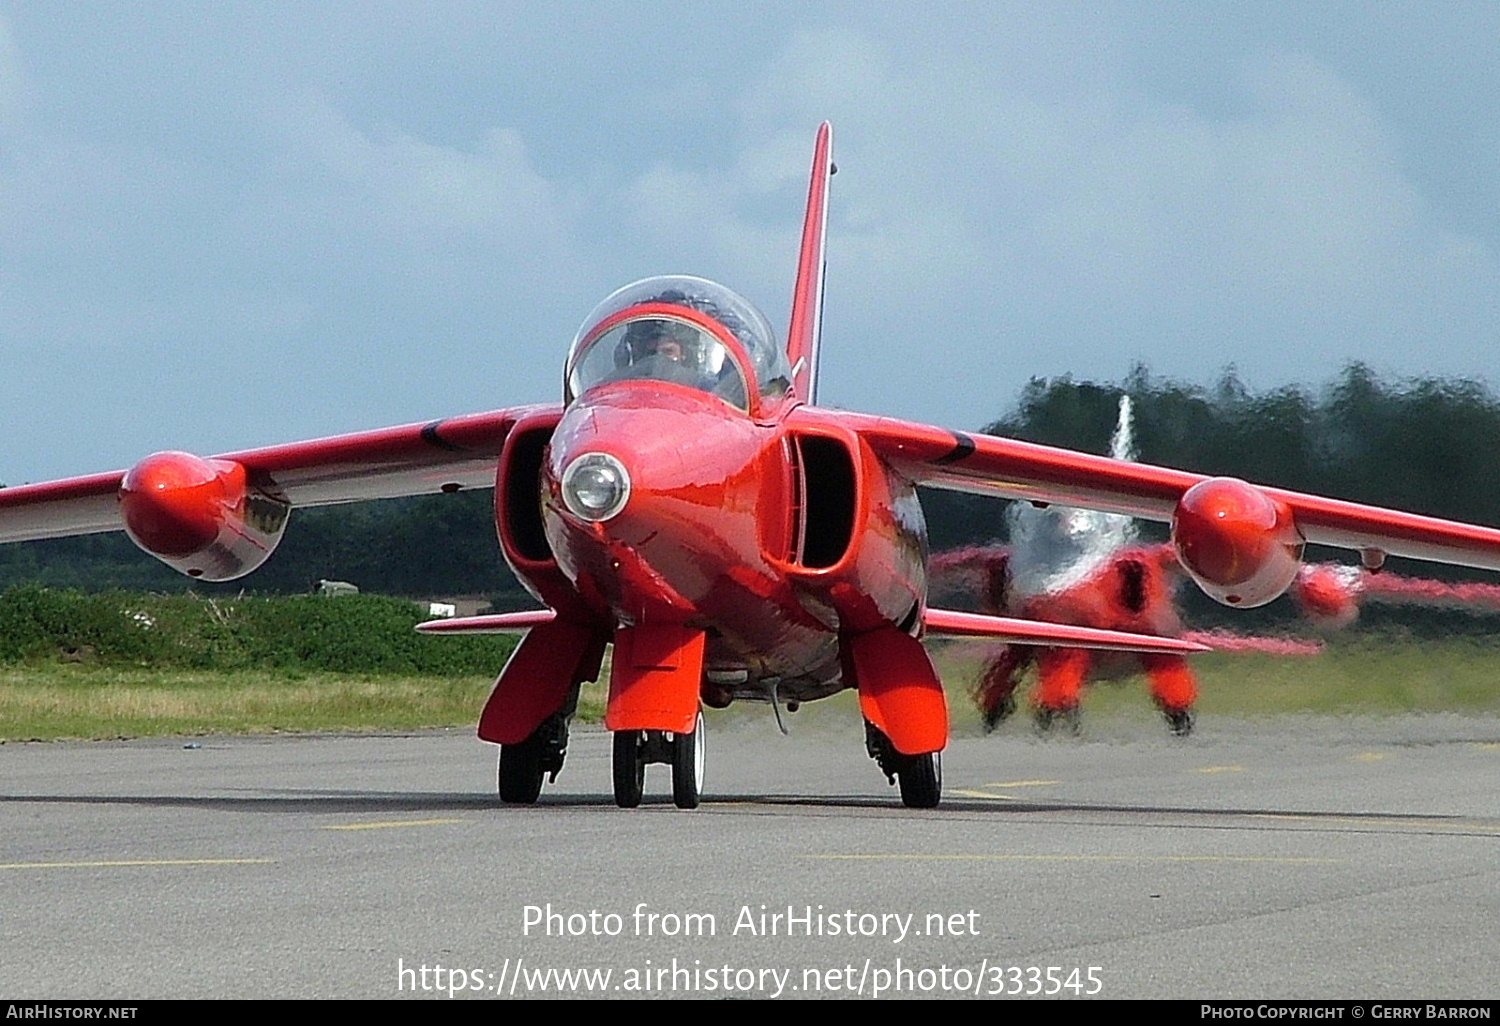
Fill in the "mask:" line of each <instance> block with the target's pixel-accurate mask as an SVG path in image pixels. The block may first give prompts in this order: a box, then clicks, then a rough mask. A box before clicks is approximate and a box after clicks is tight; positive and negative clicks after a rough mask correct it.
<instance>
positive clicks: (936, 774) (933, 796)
mask: <svg viewBox="0 0 1500 1026" xmlns="http://www.w3.org/2000/svg"><path fill="white" fill-rule="evenodd" d="M865 751H867V752H869V753H870V758H872V759H874V760H875V762H876V764H877V765H879V766H880V771H881V772H882V773H884V774H885V778H886V779H887V780H889V781H890V782H891V783H892V784H895V783H897V782H898V781H899V783H900V785H901V804H903V805H905V806H906V807H907V808H908V809H935V808H937V805H938V802H940V801H942V798H943V753H942V752H925V753H923V754H922V755H906V754H903V753H902V752H898V751H897V750H896V746H895V745H893V744H891V739H890V738H888V737H886V736H885V734H884V733H882V732H881V730H880V728H879V727H877V726H875V724H873V723H871V722H870V721H869V720H865Z"/></svg>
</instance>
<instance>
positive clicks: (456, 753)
mask: <svg viewBox="0 0 1500 1026" xmlns="http://www.w3.org/2000/svg"><path fill="white" fill-rule="evenodd" d="M710 730H711V734H710V739H709V764H708V768H709V774H708V785H707V787H706V792H707V795H708V797H707V800H706V801H705V803H704V805H703V806H702V807H701V808H700V809H698V810H696V811H694V812H682V811H679V810H677V809H675V808H673V807H672V806H671V804H670V798H669V782H668V771H667V769H666V768H665V767H652V769H651V770H650V772H649V773H648V776H647V800H646V804H645V805H644V806H643V807H642V808H640V809H637V810H633V811H623V810H619V809H616V808H615V807H614V806H613V803H612V801H611V799H610V797H609V779H610V772H609V753H610V744H609V736H608V735H607V734H605V733H603V732H601V731H598V730H588V729H585V730H580V731H577V732H575V735H574V740H573V745H572V748H571V751H570V754H569V761H568V765H567V766H566V768H565V769H564V771H563V774H562V776H561V778H560V779H559V781H558V782H557V784H556V785H552V786H549V787H548V788H547V789H546V790H545V791H544V792H543V798H542V801H541V802H540V803H539V804H538V805H536V806H534V807H527V808H508V807H504V806H500V805H498V804H496V802H495V800H494V799H493V797H492V788H493V779H494V749H493V748H491V747H490V746H488V745H485V744H482V743H480V742H478V741H476V740H474V739H473V738H472V737H471V736H470V735H468V733H467V732H463V733H458V732H455V733H451V734H431V735H422V736H414V737H275V738H246V739H214V738H204V739H201V740H200V741H199V742H196V743H197V744H199V745H200V747H186V745H188V744H189V742H188V741H187V740H184V739H177V740H142V741H122V742H107V743H87V744H83V743H79V744H74V743H65V744H10V745H3V746H0V950H3V952H4V955H3V957H0V997H4V998H18V999H19V998H25V999H31V998H90V997H92V998H151V997H202V996H212V997H233V996H255V997H298V998H300V997H361V998H368V997H374V998H387V997H398V996H427V997H434V996H442V997H444V999H446V996H447V993H448V992H449V991H450V990H452V991H454V992H456V993H457V994H458V995H459V996H463V997H488V998H492V999H493V998H496V997H503V998H510V997H515V998H519V997H522V996H523V995H528V996H539V995H540V993H542V991H543V989H545V990H546V992H547V993H557V992H562V993H567V994H578V995H583V994H585V993H588V992H590V991H595V992H600V991H602V993H603V994H606V995H608V996H619V997H631V996H653V997H654V996H663V995H666V996H670V995H673V994H677V995H683V996H698V997H723V996H733V997H743V996H750V997H770V996H774V995H780V996H809V995H810V994H813V995H816V994H820V993H821V994H825V995H829V996H840V997H846V996H851V995H858V994H863V995H864V996H867V997H869V996H877V994H878V995H880V996H896V995H898V994H899V995H900V996H908V997H910V996H932V997H937V996H945V997H960V996H968V997H971V998H973V997H992V998H994V997H1001V996H1004V997H1007V998H1009V997H1012V996H1014V995H1015V992H1016V991H1020V992H1021V993H1022V994H1025V993H1031V992H1040V993H1043V994H1045V993H1048V992H1053V993H1056V994H1058V995H1060V996H1063V997H1070V998H1071V997H1074V996H1081V995H1084V994H1087V993H1090V992H1097V993H1099V994H1102V995H1103V996H1105V997H1131V998H1137V997H1148V998H1149V997H1178V998H1182V997H1185V998H1269V997H1286V998H1290V997H1343V998H1395V997H1415V998H1439V997H1449V998H1480V997H1494V996H1495V994H1496V992H1497V990H1500V983H1497V977H1496V974H1495V966H1496V965H1497V964H1500V930H1497V929H1496V926H1495V924H1496V923H1497V922H1500V719H1494V718H1466V717H1460V716H1423V717H1417V716H1409V717H1394V718H1379V719H1377V718H1362V717H1351V718H1329V717H1322V718H1296V719H1291V718H1287V719H1267V720H1263V721H1249V720H1244V721H1234V720H1220V721H1208V722H1203V723H1200V726H1199V730H1198V732H1197V734H1196V735H1195V736H1193V737H1191V738H1188V739H1185V740H1179V739H1173V738H1169V737H1167V736H1166V734H1165V731H1164V730H1163V729H1162V728H1161V727H1160V725H1159V724H1155V723H1150V724H1145V723H1131V724H1126V725H1123V726H1122V725H1115V726H1111V725H1109V724H1090V725H1089V726H1088V728H1087V729H1086V731H1085V734H1084V736H1083V737H1081V738H1077V739H1068V738H1059V739H1050V740H1042V739H1038V738H1035V737H1033V736H1032V735H1030V734H1029V733H1028V732H1027V731H1025V730H1023V729H1019V727H1018V728H1017V729H1010V730H1007V731H1004V732H1002V733H1001V734H998V735H995V736H991V737H979V736H963V737H958V738H956V739H955V740H954V742H953V744H952V746H951V748H950V749H949V751H948V753H947V756H946V760H945V765H944V770H945V778H946V780H945V789H946V798H945V801H944V804H943V806H942V807H941V808H940V809H938V810H935V811H930V812H915V811H910V810H906V809H903V808H902V807H901V806H900V803H899V799H898V798H897V797H896V794H895V791H894V789H891V788H888V787H887V786H886V784H885V781H884V779H883V778H882V777H881V776H880V775H879V772H878V770H877V769H876V767H875V765H874V764H873V763H872V762H871V761H869V760H868V759H867V758H866V757H865V755H864V752H863V747H862V735H861V731H860V728H859V725H858V722H857V718H854V717H847V716H841V715H839V716H831V717H823V718H822V719H813V720H810V721H807V722H806V723H805V724H804V723H803V722H794V723H793V735H792V736H791V737H790V738H783V737H780V736H779V735H777V734H776V733H775V731H774V729H773V727H772V726H771V725H770V722H769V714H767V715H766V716H763V717H746V716H736V717H729V718H727V719H726V718H721V719H719V720H718V721H711V724H710ZM439 967H441V971H440V970H439ZM1075 970H1076V971H1075Z"/></svg>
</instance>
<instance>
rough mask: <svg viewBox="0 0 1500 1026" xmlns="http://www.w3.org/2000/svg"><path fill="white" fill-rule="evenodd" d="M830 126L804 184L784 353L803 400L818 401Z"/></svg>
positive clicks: (820, 138) (794, 388) (795, 389)
mask: <svg viewBox="0 0 1500 1026" xmlns="http://www.w3.org/2000/svg"><path fill="white" fill-rule="evenodd" d="M834 170H835V168H834V166H833V126H832V125H830V124H829V123H828V122H826V121H825V122H823V124H822V125H821V126H820V127H819V128H818V141H817V145H816V146H815V147H814V149H813V162H812V181H811V183H809V185H808V187H807V218H806V220H804V221H803V222H802V252H801V256H800V257H799V259H798V262H797V288H796V290H795V291H794V292H793V294H792V325H791V327H790V328H789V329H788V330H787V338H786V354H787V359H788V360H789V361H790V362H791V365H792V392H793V393H795V394H796V396H797V397H798V398H799V399H802V400H804V401H805V402H809V403H811V402H816V401H817V389H818V335H819V333H820V332H821V330H822V327H823V261H824V242H825V239H826V238H827V235H828V179H829V178H830V177H831V176H832V175H833V173H834Z"/></svg>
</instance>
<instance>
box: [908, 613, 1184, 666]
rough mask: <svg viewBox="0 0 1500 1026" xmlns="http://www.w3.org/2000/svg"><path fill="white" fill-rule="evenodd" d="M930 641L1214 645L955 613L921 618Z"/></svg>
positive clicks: (1179, 648) (1126, 647)
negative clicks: (982, 639) (979, 639)
mask: <svg viewBox="0 0 1500 1026" xmlns="http://www.w3.org/2000/svg"><path fill="white" fill-rule="evenodd" d="M922 624H923V626H924V627H926V628H927V636H928V637H947V638H988V639H990V640H992V641H1005V642H1010V643H1012V644H1017V645H1055V646H1062V647H1067V648H1096V649H1103V650H1105V651H1113V652H1159V653H1171V654H1179V655H1181V654H1185V653H1188V652H1209V651H1212V650H1213V646H1212V645H1211V644H1208V645H1206V644H1203V643H1202V642H1199V641H1187V640H1183V639H1181V638H1164V637H1158V636H1156V635H1151V634H1132V633H1130V632H1128V631H1109V630H1100V629H1098V628H1094V627H1075V626H1073V625H1072V624H1066V623H1048V622H1046V621H1042V620H1023V619H1018V618H1016V617H1011V616H990V615H988V614H985V613H963V612H959V611H957V610H953V609H929V610H927V611H926V612H925V613H924V614H923V615H922Z"/></svg>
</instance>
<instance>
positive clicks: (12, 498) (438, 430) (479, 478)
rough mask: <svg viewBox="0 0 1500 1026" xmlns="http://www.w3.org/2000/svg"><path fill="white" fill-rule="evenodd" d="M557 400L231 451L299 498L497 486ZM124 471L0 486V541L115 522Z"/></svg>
mask: <svg viewBox="0 0 1500 1026" xmlns="http://www.w3.org/2000/svg"><path fill="white" fill-rule="evenodd" d="M554 409H556V407H555V406H523V407H514V408H511V409H505V410H496V411H493V412H489V413H478V414H471V415H469V416H463V417H453V418H450V419H448V420H437V421H431V422H429V423H426V424H407V425H404V426H401V427H392V428H382V429H380V430H376V431H362V432H358V433H355V434H349V435H338V436H335V437H331V438H320V439H316V440H313V441H307V442H293V443H290V444H287V445H273V446H268V447H265V448H260V449H248V450H245V451H243V452H234V453H225V454H223V455H220V456H215V457H211V459H213V460H221V461H228V462H233V463H237V464H240V465H241V466H243V467H244V468H245V471H246V478H247V479H248V480H249V481H250V482H251V483H252V484H253V485H254V486H255V487H256V488H257V489H259V490H261V491H264V492H268V493H272V494H276V495H278V496H280V497H282V498H285V499H286V500H287V501H288V502H290V504H291V505H292V506H294V507H296V506H320V505H327V504H330V503H337V502H350V501H354V500H359V499H387V498H395V497H397V496H402V495H420V494H425V493H430V492H440V491H452V490H454V486H457V487H459V488H490V487H493V486H494V484H495V465H496V461H497V460H498V458H499V455H500V449H501V447H502V446H503V445H504V443H505V438H506V436H507V435H508V434H509V433H510V430H511V428H512V427H513V426H514V425H515V424H516V422H517V421H518V420H520V419H522V418H524V417H527V416H532V415H538V414H545V413H546V412H547V411H549V410H554ZM126 473H127V472H126V471H112V472H110V473H105V474H92V475H89V476H87V477H74V478H67V479H65V480H61V481H49V482H46V483H43V484H31V485H19V486H16V487H12V488H0V542H12V541H34V540H37V539H40V538H59V537H64V536H68V535H76V534H93V533H97V532H101V531H117V530H120V529H121V527H122V526H123V525H122V522H121V519H120V510H119V501H118V495H119V491H120V484H121V482H122V480H123V479H124V477H125V474H126Z"/></svg>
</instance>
